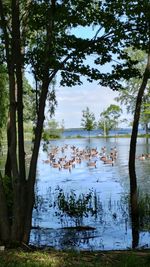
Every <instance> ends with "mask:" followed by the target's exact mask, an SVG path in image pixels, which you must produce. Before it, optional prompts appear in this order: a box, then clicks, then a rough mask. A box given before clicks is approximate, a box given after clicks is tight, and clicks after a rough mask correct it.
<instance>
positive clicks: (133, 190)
mask: <svg viewBox="0 0 150 267" xmlns="http://www.w3.org/2000/svg"><path fill="white" fill-rule="evenodd" d="M149 78H150V55H148V63H147V66H146V69H145V72H144V75H143V81H142V84H141V87H140V89H139V92H138V95H137V100H136V107H135V113H134V121H133V128H132V134H131V141H130V152H129V176H130V204H131V218H132V224H133V227H138V225H139V223H138V222H139V211H138V196H137V179H136V171H135V157H136V142H137V134H138V125H139V118H140V110H141V104H142V97H143V94H144V90H145V88H146V85H147V82H148V79H149ZM133 227H132V229H133ZM132 233H133V232H132Z"/></svg>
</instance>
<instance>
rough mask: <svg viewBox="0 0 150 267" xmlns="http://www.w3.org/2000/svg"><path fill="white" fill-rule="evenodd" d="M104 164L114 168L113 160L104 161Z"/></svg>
mask: <svg viewBox="0 0 150 267" xmlns="http://www.w3.org/2000/svg"><path fill="white" fill-rule="evenodd" d="M104 164H111V165H112V166H114V160H113V158H109V159H106V160H104Z"/></svg>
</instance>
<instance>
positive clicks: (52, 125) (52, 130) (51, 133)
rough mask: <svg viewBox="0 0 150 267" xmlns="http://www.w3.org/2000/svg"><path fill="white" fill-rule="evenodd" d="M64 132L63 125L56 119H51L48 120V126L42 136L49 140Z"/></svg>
mask: <svg viewBox="0 0 150 267" xmlns="http://www.w3.org/2000/svg"><path fill="white" fill-rule="evenodd" d="M62 132H63V126H62V125H59V123H58V122H57V121H56V120H54V119H51V120H50V121H49V122H48V126H47V127H46V128H45V129H44V131H43V135H42V137H43V140H44V141H48V140H49V139H51V138H52V139H55V138H60V137H61V134H62Z"/></svg>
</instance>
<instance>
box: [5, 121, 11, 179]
mask: <svg viewBox="0 0 150 267" xmlns="http://www.w3.org/2000/svg"><path fill="white" fill-rule="evenodd" d="M10 144H11V133H10V120H9V119H8V122H7V147H8V149H7V159H6V164H5V175H6V176H8V177H10V178H11V170H12V168H11V158H10V153H9V149H10Z"/></svg>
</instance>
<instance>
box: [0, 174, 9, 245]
mask: <svg viewBox="0 0 150 267" xmlns="http://www.w3.org/2000/svg"><path fill="white" fill-rule="evenodd" d="M9 238H10V224H9V219H8V210H7V201H6V197H5V191H4V186H3V182H2V176H1V173H0V241H2V242H4V243H5V242H8V241H9Z"/></svg>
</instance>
